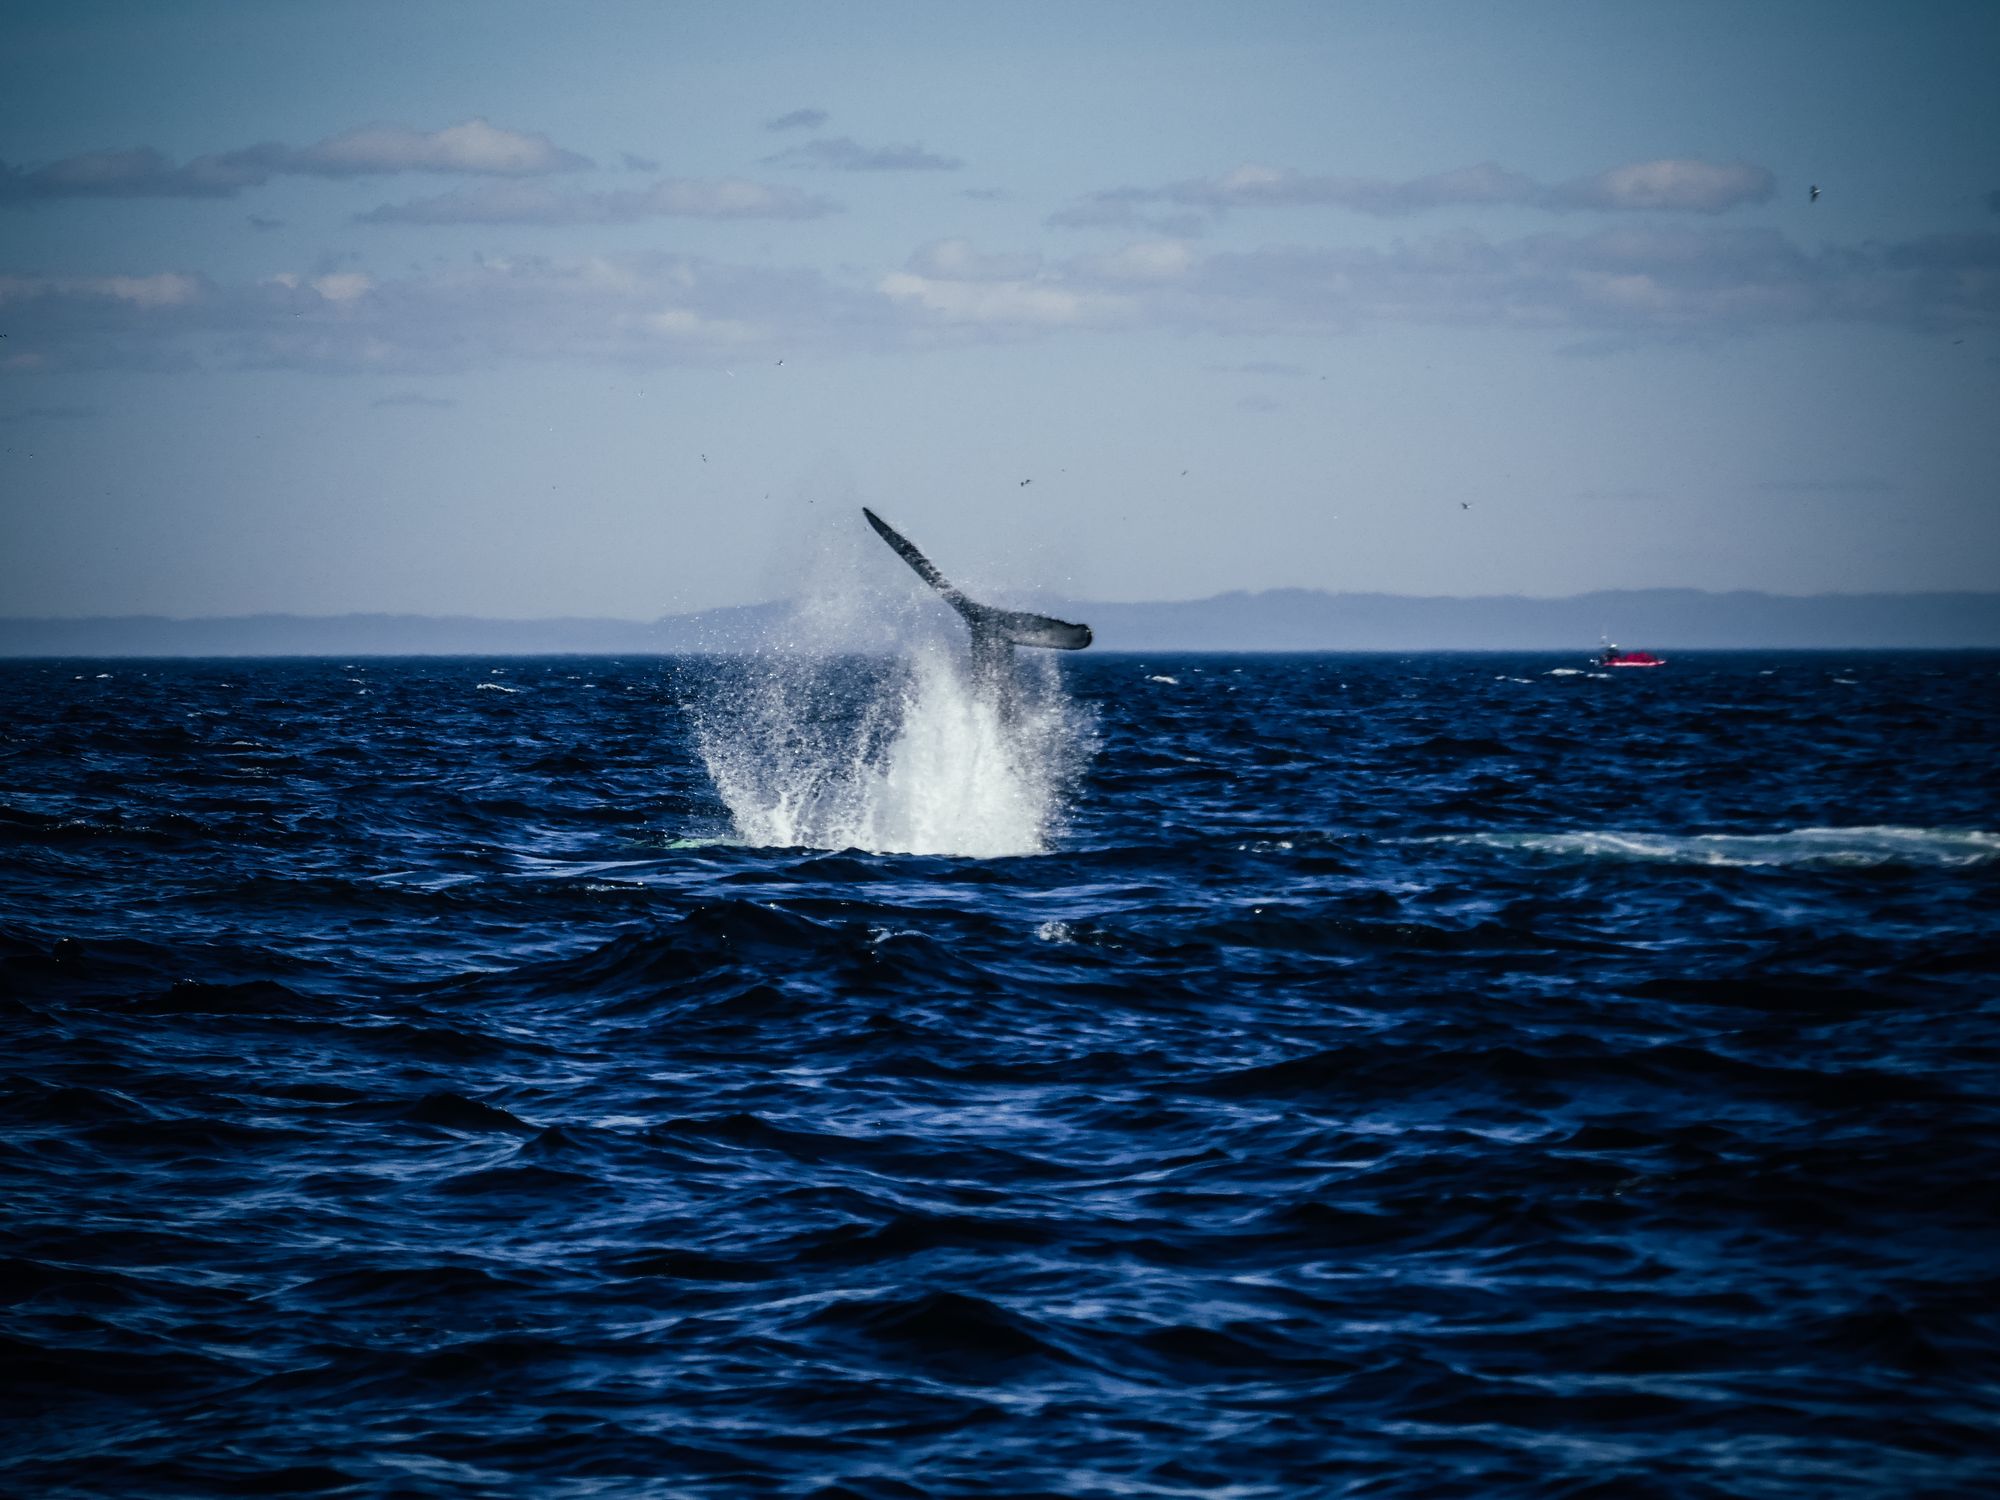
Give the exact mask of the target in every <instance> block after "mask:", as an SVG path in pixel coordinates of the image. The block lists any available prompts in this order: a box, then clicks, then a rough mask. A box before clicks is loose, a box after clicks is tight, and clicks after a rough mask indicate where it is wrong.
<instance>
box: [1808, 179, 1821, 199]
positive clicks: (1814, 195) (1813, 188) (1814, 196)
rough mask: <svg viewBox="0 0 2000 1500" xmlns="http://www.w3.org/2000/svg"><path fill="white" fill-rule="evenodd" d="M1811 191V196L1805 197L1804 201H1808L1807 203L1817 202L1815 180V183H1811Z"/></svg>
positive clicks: (1817, 185)
mask: <svg viewBox="0 0 2000 1500" xmlns="http://www.w3.org/2000/svg"><path fill="white" fill-rule="evenodd" d="M1811 193H1812V196H1811V197H1809V198H1807V199H1806V202H1808V203H1817V202H1819V184H1818V183H1816V182H1815V183H1814V184H1813V185H1812V188H1811Z"/></svg>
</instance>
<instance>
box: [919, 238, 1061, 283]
mask: <svg viewBox="0 0 2000 1500" xmlns="http://www.w3.org/2000/svg"><path fill="white" fill-rule="evenodd" d="M1041 266H1042V258H1041V256H1039V255H1035V254H1033V253H1023V254H1014V255H982V254H980V253H979V252H978V251H977V250H975V249H973V248H972V242H971V241H970V240H964V239H953V240H936V241H933V242H932V243H931V244H928V245H925V246H924V247H923V248H922V249H920V250H918V251H917V252H916V254H914V255H912V256H911V257H910V262H909V269H910V270H912V271H914V272H916V273H917V274H918V275H919V276H930V277H937V278H942V279H946V280H953V281H1021V280H1025V279H1026V278H1028V277H1030V276H1033V275H1034V274H1035V273H1036V272H1037V271H1039V270H1040V269H1041Z"/></svg>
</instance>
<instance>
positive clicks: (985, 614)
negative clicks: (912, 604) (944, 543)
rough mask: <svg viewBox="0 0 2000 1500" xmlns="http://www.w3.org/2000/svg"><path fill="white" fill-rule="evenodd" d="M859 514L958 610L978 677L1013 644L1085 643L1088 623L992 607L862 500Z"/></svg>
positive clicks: (997, 669)
mask: <svg viewBox="0 0 2000 1500" xmlns="http://www.w3.org/2000/svg"><path fill="white" fill-rule="evenodd" d="M861 514H862V515H864V516H866V517H867V518H868V524H869V525H870V526H873V527H874V528H875V534H876V535H877V536H879V537H881V538H882V540H883V541H885V542H887V543H888V544H889V546H890V548H891V549H892V550H893V551H894V552H895V554H896V556H898V557H900V558H902V560H903V561H904V562H906V563H908V564H909V565H910V567H911V568H912V569H914V570H915V572H916V575H917V577H919V578H921V579H923V581H924V582H925V583H928V584H929V585H930V586H931V587H932V588H934V589H936V590H937V591H938V592H939V593H940V594H942V595H944V598H945V603H947V604H949V605H950V606H951V607H952V608H953V609H955V610H957V611H958V613H959V618H961V619H962V620H964V621H965V626H966V629H967V630H969V631H971V632H972V669H973V671H974V673H975V674H976V675H978V676H979V677H980V678H982V679H984V678H990V677H993V676H996V675H998V674H1000V673H1001V672H1003V671H1004V670H1005V668H1006V667H1007V665H1008V663H1009V662H1010V661H1012V659H1013V648H1014V647H1015V646H1043V647H1046V648H1048V649H1049V650H1051V651H1081V650H1082V649H1083V648H1084V647H1085V646H1088V645H1089V644H1090V627H1089V626H1088V625H1072V624H1071V623H1070V622H1069V621H1067V620H1057V619H1052V618H1051V617H1050V616H1048V615H1036V614H1030V613H1028V611H1026V610H1021V609H995V608H994V607H993V606H992V605H990V604H980V603H978V602H977V601H975V600H972V599H968V598H966V597H965V595H963V594H961V593H960V592H959V591H958V590H957V589H955V588H953V587H952V586H951V582H950V580H949V579H947V578H946V577H945V576H944V574H942V573H940V572H939V571H938V570H937V569H936V568H935V567H933V566H932V564H931V560H930V559H929V558H928V557H925V556H924V555H923V553H921V552H919V551H918V550H917V549H916V547H915V546H914V545H912V543H911V542H910V539H909V538H908V537H906V536H904V535H903V534H902V533H901V532H900V531H898V530H896V528H895V527H893V526H891V525H890V524H889V523H888V522H887V521H885V520H883V519H882V518H881V517H880V516H878V515H876V514H875V512H874V511H872V510H870V509H869V508H868V507H867V506H865V505H864V506H862V507H861Z"/></svg>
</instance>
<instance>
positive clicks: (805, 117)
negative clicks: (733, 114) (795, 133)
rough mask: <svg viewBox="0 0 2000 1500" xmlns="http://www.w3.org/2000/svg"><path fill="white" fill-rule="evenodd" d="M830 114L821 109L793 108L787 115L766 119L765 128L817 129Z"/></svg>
mask: <svg viewBox="0 0 2000 1500" xmlns="http://www.w3.org/2000/svg"><path fill="white" fill-rule="evenodd" d="M830 118H831V116H829V115H828V114H827V112H826V111H825V110H823V109H795V110H793V111H792V112H791V113H790V114H788V115H779V116H778V117H777V118H776V119H775V120H766V121H765V122H764V128H765V129H766V130H817V129H819V128H820V126H822V125H824V124H825V123H826V122H827V121H828V119H830Z"/></svg>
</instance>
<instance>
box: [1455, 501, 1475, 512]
mask: <svg viewBox="0 0 2000 1500" xmlns="http://www.w3.org/2000/svg"><path fill="white" fill-rule="evenodd" d="M1458 508H1459V509H1460V510H1471V509H1472V502H1471V501H1470V500H1461V501H1459V502H1458Z"/></svg>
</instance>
